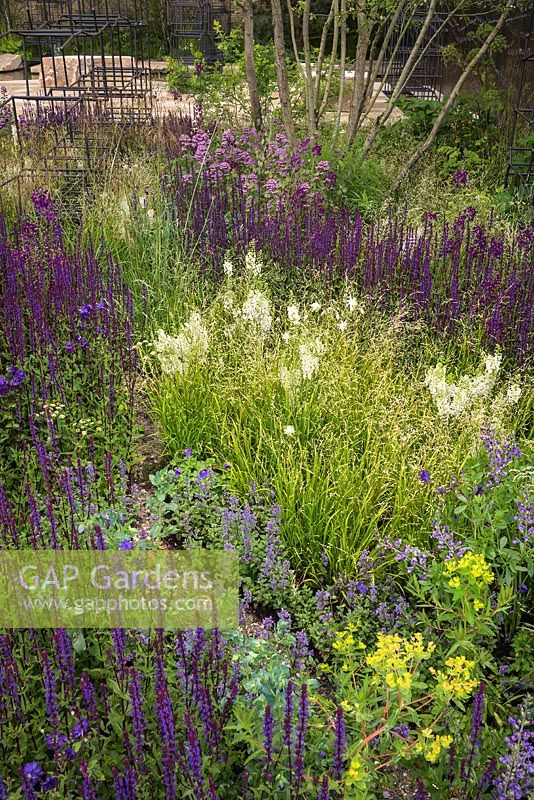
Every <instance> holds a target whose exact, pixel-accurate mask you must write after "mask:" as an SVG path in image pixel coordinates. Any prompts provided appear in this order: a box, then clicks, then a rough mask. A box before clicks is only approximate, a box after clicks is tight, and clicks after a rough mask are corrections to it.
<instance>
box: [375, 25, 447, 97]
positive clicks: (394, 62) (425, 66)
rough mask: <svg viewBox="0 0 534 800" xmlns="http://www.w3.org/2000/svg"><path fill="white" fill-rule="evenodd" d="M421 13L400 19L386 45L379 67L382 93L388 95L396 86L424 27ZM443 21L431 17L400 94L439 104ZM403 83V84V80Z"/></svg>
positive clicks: (441, 74) (441, 78)
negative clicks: (381, 78) (382, 86)
mask: <svg viewBox="0 0 534 800" xmlns="http://www.w3.org/2000/svg"><path fill="white" fill-rule="evenodd" d="M425 19H426V14H425V13H424V12H421V13H416V14H411V13H409V12H408V13H405V14H403V15H401V17H400V18H399V21H398V23H397V26H396V29H395V31H394V33H393V35H392V37H391V40H390V42H389V44H388V48H387V51H386V54H385V56H384V61H383V63H382V66H381V77H384V78H385V80H384V92H385V93H386V94H392V93H393V92H394V91H395V89H396V88H397V86H398V84H399V80H400V79H401V76H402V72H403V70H404V68H405V66H406V64H407V63H408V60H409V59H410V56H411V54H412V52H413V49H414V46H415V44H416V42H417V38H418V36H419V34H420V32H421V29H422V27H423V25H424V23H425ZM442 44H443V20H442V19H441V17H438V16H435V17H434V18H433V20H432V22H431V23H430V26H429V27H428V30H427V31H426V33H425V35H424V37H423V40H422V41H421V43H420V46H419V48H418V53H417V55H416V57H415V60H414V61H413V65H414V66H413V69H411V70H410V77H409V78H408V80H407V81H406V82H405V84H404V87H403V89H402V92H403V93H404V94H408V95H412V96H414V97H419V98H421V99H422V100H440V99H441V87H442V81H443V59H442V58H441V47H442ZM403 83H404V80H403Z"/></svg>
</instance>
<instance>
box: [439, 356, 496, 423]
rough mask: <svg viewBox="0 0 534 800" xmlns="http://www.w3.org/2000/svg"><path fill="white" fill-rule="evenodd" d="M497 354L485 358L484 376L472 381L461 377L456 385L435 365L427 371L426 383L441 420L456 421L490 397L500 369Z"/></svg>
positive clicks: (442, 367)
mask: <svg viewBox="0 0 534 800" xmlns="http://www.w3.org/2000/svg"><path fill="white" fill-rule="evenodd" d="M501 361H502V356H501V355H500V354H497V355H494V356H491V355H486V356H485V357H484V372H482V373H480V374H479V375H475V377H474V378H471V377H470V376H469V375H462V377H461V378H460V380H459V381H458V383H452V382H451V383H449V382H448V381H447V370H446V367H445V366H444V365H443V364H441V363H438V364H437V365H436V366H435V367H433V368H432V369H429V370H428V372H427V374H426V376H425V383H426V385H427V386H428V389H429V391H430V394H431V395H432V398H433V400H434V402H435V404H436V408H437V410H438V414H439V415H440V416H441V417H445V418H449V417H459V416H461V415H462V414H464V413H465V412H466V411H468V410H469V409H470V408H472V407H473V405H474V404H475V403H476V402H477V401H480V400H485V399H486V398H488V397H489V395H490V393H491V391H492V389H493V387H494V386H495V381H496V380H497V375H498V373H499V369H500V366H501Z"/></svg>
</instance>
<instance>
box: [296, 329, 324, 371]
mask: <svg viewBox="0 0 534 800" xmlns="http://www.w3.org/2000/svg"><path fill="white" fill-rule="evenodd" d="M323 351H324V345H323V343H322V342H321V340H320V339H315V340H314V341H313V342H303V343H302V344H300V345H299V358H300V368H301V370H302V377H303V378H304V379H305V380H307V381H309V380H311V378H313V376H314V375H315V373H316V372H317V371H318V369H319V356H320V355H321V353H322V352H323Z"/></svg>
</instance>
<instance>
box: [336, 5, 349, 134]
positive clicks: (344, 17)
mask: <svg viewBox="0 0 534 800" xmlns="http://www.w3.org/2000/svg"><path fill="white" fill-rule="evenodd" d="M340 22H341V52H340V54H339V94H338V98H337V113H336V129H335V135H336V137H337V136H338V134H339V127H340V124H341V112H342V110H343V97H344V94H345V66H346V63H347V0H341V21H340Z"/></svg>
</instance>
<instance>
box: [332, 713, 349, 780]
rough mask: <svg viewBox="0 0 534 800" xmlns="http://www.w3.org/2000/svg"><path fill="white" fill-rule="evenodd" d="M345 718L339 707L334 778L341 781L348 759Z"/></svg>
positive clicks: (335, 737)
mask: <svg viewBox="0 0 534 800" xmlns="http://www.w3.org/2000/svg"><path fill="white" fill-rule="evenodd" d="M346 747H347V744H346V738H345V717H344V715H343V709H342V708H341V706H338V707H337V710H336V718H335V723H334V761H333V772H334V778H335V779H336V780H337V781H339V780H341V776H342V775H343V772H344V770H345V759H346Z"/></svg>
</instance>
